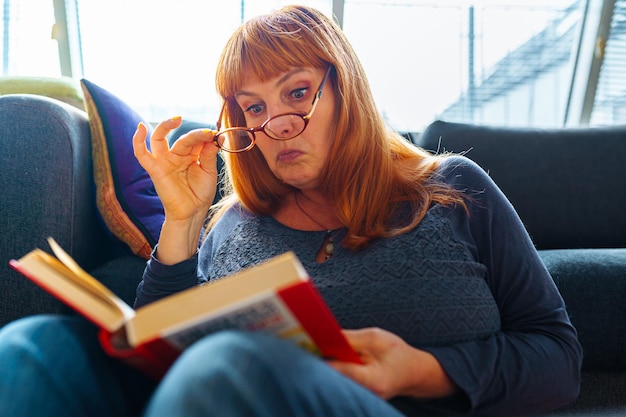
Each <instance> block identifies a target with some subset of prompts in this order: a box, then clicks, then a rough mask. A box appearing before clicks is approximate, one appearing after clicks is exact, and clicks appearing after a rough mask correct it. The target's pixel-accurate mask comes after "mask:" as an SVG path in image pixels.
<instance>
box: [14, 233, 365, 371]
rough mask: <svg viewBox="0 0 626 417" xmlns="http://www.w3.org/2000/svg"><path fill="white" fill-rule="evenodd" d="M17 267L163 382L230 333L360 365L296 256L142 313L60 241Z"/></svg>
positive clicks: (105, 342) (106, 343)
mask: <svg viewBox="0 0 626 417" xmlns="http://www.w3.org/2000/svg"><path fill="white" fill-rule="evenodd" d="M48 241H49V243H50V246H51V248H52V250H53V252H54V254H55V255H56V257H54V256H52V255H50V254H49V253H47V252H45V251H43V250H41V249H35V250H33V251H31V252H29V253H28V254H26V255H25V256H23V257H22V258H20V259H19V260H11V262H10V265H11V266H12V267H13V268H15V269H16V270H18V271H19V272H21V273H22V274H23V275H25V276H26V277H28V278H29V279H30V280H32V281H33V282H35V283H36V284H37V285H39V286H41V287H42V288H43V289H45V290H46V291H48V292H49V293H51V294H52V295H54V296H55V297H57V298H58V299H60V300H61V301H63V302H64V303H66V304H68V305H69V306H70V307H72V308H73V309H75V310H76V311H77V312H78V313H80V314H82V315H83V316H85V317H86V318H87V319H89V320H90V321H92V322H93V323H95V324H96V325H97V326H98V327H99V328H100V329H101V332H100V341H101V343H102V346H103V347H104V349H105V351H106V352H107V353H108V354H110V355H112V356H115V357H119V358H122V359H123V360H126V361H127V362H128V363H130V364H132V365H134V366H137V367H139V368H140V369H142V370H143V371H145V372H146V373H148V374H150V375H152V376H155V377H160V376H162V375H163V374H164V373H165V372H166V371H167V369H168V368H169V366H170V365H171V363H172V362H173V361H174V360H175V359H176V357H178V355H179V354H180V352H181V351H182V350H183V349H185V348H186V347H187V346H189V345H190V344H192V343H193V342H195V341H196V340H198V339H200V338H202V337H203V336H205V335H207V334H209V333H212V332H215V331H218V330H222V329H242V330H250V331H269V332H272V333H274V334H276V335H277V336H279V337H282V338H285V339H289V340H291V341H293V342H294V343H296V344H297V345H299V346H301V347H303V348H305V349H307V350H309V351H311V352H313V353H315V354H318V355H320V356H322V357H327V358H333V359H339V360H344V361H350V362H356V363H359V362H360V359H359V356H358V355H357V354H356V352H355V351H354V350H353V349H352V348H351V347H350V345H349V344H348V342H347V340H346V339H345V338H344V336H343V334H342V333H341V330H340V327H339V325H338V323H337V322H336V320H335V318H334V316H333V315H332V313H331V311H330V310H329V309H328V307H327V306H326V304H325V302H324V301H323V299H322V298H321V296H320V295H319V293H318V292H317V290H316V289H315V287H314V286H313V284H312V282H311V281H310V279H309V276H308V274H307V273H306V271H305V270H304V268H303V267H302V264H301V263H300V262H299V261H298V259H297V257H296V256H295V254H294V253H292V252H287V253H284V254H282V255H278V256H276V257H275V258H272V259H270V260H268V261H265V262H263V263H261V264H259V265H257V266H254V267H251V268H248V269H246V270H243V271H241V272H239V273H237V274H234V275H231V276H229V277H225V278H222V279H219V280H216V281H211V282H209V283H207V284H204V285H200V286H197V287H194V288H191V289H188V290H185V291H182V292H179V293H176V294H174V295H171V296H169V297H166V298H164V299H161V300H159V301H156V302H154V303H151V304H149V305H147V306H144V307H142V308H139V309H137V310H134V309H133V308H132V307H130V306H129V305H127V304H126V303H124V301H122V300H121V299H120V298H119V297H117V296H116V295H115V294H114V293H113V292H111V291H110V290H109V289H107V288H106V287H105V286H104V285H103V284H101V283H100V282H99V281H98V280H96V279H95V278H94V277H92V276H91V275H89V274H88V273H87V272H85V271H84V270H83V269H81V268H80V266H78V265H77V264H76V262H75V261H74V260H73V259H72V258H71V257H70V256H69V255H68V254H67V253H66V252H65V251H64V250H63V249H62V248H61V247H60V246H59V245H58V244H57V243H56V242H55V241H54V240H53V239H52V238H50V239H48Z"/></svg>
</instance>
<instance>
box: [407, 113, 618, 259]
mask: <svg viewBox="0 0 626 417" xmlns="http://www.w3.org/2000/svg"><path fill="white" fill-rule="evenodd" d="M415 143H416V144H417V145H419V146H422V147H424V148H425V149H428V150H431V151H435V152H436V151H439V152H444V151H449V152H456V153H460V152H464V153H465V154H466V156H467V157H468V158H470V159H472V160H474V161H475V162H476V163H478V165H480V166H481V167H482V168H483V169H485V171H487V172H488V173H489V175H490V176H491V177H492V178H493V180H494V181H495V182H496V184H498V186H499V187H500V188H501V189H502V191H503V192H504V194H505V195H506V196H507V197H508V198H509V200H510V201H511V203H512V204H513V206H514V207H515V209H516V210H517V212H518V213H519V215H520V217H521V219H522V221H523V222H524V224H525V225H526V227H527V229H528V232H529V233H530V235H531V236H532V238H533V240H534V242H535V244H536V245H537V247H538V248H539V249H560V248H607V247H612V248H619V247H626V215H624V207H626V193H625V192H623V191H622V190H623V189H624V184H626V169H624V155H626V127H625V126H610V127H602V128H600V127H597V128H590V127H587V128H568V129H563V128H553V129H541V128H515V127H496V126H478V125H470V124H462V123H449V122H442V121H436V122H433V123H432V124H431V125H430V126H428V127H427V128H426V130H424V131H423V132H422V133H421V134H420V135H419V136H418V137H417V139H416V140H415Z"/></svg>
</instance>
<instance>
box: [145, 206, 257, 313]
mask: <svg viewBox="0 0 626 417" xmlns="http://www.w3.org/2000/svg"><path fill="white" fill-rule="evenodd" d="M246 216H249V214H247V213H246V212H244V211H243V210H242V209H241V208H240V207H239V206H235V207H232V208H231V209H229V210H228V211H227V212H226V214H225V215H224V216H223V217H222V218H221V219H220V220H219V221H218V222H217V224H216V225H215V227H214V228H213V229H211V231H210V232H209V234H208V235H207V236H206V238H204V239H202V240H201V242H199V250H198V252H196V254H195V255H194V256H192V257H191V258H189V259H187V260H185V261H182V262H180V263H178V264H176V265H164V264H162V263H161V262H159V260H158V259H157V258H156V257H155V256H154V254H155V253H156V247H155V248H154V250H153V251H152V255H151V257H150V259H149V260H148V262H147V263H146V269H145V270H144V273H143V277H142V280H141V282H140V283H139V285H138V286H137V293H136V298H135V308H139V307H142V306H144V305H146V304H149V303H152V302H154V301H157V300H160V299H161V298H165V297H167V296H168V295H172V294H174V293H177V292H180V291H183V290H186V289H188V288H191V287H193V286H195V285H198V284H200V283H203V282H206V281H207V280H208V272H209V271H210V269H211V265H212V262H213V256H214V254H215V252H216V251H217V249H218V248H219V247H220V245H221V244H222V243H223V242H224V240H226V239H227V238H228V236H229V235H230V233H231V232H232V231H233V229H234V228H235V227H236V226H237V225H238V224H239V222H241V220H242V219H244V218H246Z"/></svg>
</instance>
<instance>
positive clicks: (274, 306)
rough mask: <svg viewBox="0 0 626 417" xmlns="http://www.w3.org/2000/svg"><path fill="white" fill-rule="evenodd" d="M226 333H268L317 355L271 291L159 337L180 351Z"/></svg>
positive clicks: (310, 341)
mask: <svg viewBox="0 0 626 417" xmlns="http://www.w3.org/2000/svg"><path fill="white" fill-rule="evenodd" d="M296 285H298V284H296ZM228 329H239V330H245V331H265V332H270V333H273V334H275V335H277V336H278V337H280V338H283V339H287V340H290V341H291V342H292V343H294V344H296V345H298V346H300V347H302V348H304V349H306V350H308V351H310V352H312V353H315V354H319V351H318V349H317V347H316V346H315V343H314V342H313V341H312V340H311V338H310V337H309V335H308V334H307V333H306V331H305V330H304V329H303V328H302V325H301V324H300V323H299V322H298V320H297V319H296V318H295V317H294V316H293V314H291V311H290V310H289V308H287V306H286V305H285V304H284V303H283V301H282V299H281V298H280V297H278V296H277V294H276V293H275V292H274V291H267V292H266V293H264V294H259V295H256V296H254V297H251V298H250V299H248V300H245V301H242V302H239V303H235V304H232V305H230V306H227V307H225V308H224V309H222V310H221V311H219V313H218V314H215V313H213V314H211V315H210V318H209V319H208V320H207V319H206V318H205V317H196V318H195V319H194V320H191V321H189V322H187V323H181V326H178V327H173V328H170V329H168V330H167V331H166V332H165V333H164V334H162V335H161V336H162V337H163V338H164V339H166V340H167V341H168V342H169V343H171V344H172V345H173V346H175V347H176V348H178V349H180V350H183V349H185V348H186V347H187V346H189V345H191V344H192V343H194V342H195V341H197V340H199V339H201V338H202V337H204V336H206V335H208V334H211V333H215V332H218V331H220V330H228Z"/></svg>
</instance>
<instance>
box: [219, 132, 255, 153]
mask: <svg viewBox="0 0 626 417" xmlns="http://www.w3.org/2000/svg"><path fill="white" fill-rule="evenodd" d="M216 139H217V143H218V144H219V146H220V148H222V149H224V150H225V151H229V152H240V151H244V150H246V149H248V148H249V147H250V145H252V143H253V142H254V137H253V136H252V133H250V132H248V131H246V130H243V129H242V130H239V129H232V130H227V131H226V132H223V133H221V134H220V135H218V136H217V138H216Z"/></svg>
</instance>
